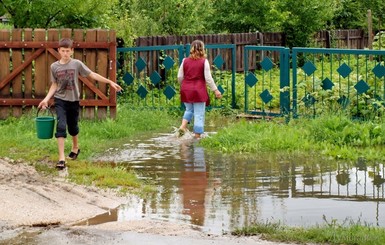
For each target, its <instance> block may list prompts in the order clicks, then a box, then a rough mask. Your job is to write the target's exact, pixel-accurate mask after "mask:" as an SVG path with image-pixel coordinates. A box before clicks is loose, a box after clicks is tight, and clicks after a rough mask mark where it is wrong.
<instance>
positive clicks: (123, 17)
mask: <svg viewBox="0 0 385 245" xmlns="http://www.w3.org/2000/svg"><path fill="white" fill-rule="evenodd" d="M369 9H370V10H371V11H372V16H373V27H374V29H375V30H381V29H383V28H384V21H383V20H384V18H385V16H384V13H385V11H384V10H385V3H384V1H381V0H372V1H365V0H360V1H355V0H344V1H334V0H323V1H310V0H304V1H296V0H275V1H270V0H244V1H224V0H213V1H205V0H194V1H193V0H187V1H176V0H163V1H156V0H144V1H143V0H141V1H139V0H111V1H102V0H84V1H77V0H45V1H30V0H18V1H14V0H3V1H0V16H2V15H3V14H5V15H6V16H7V17H8V18H9V20H10V23H11V24H12V25H13V26H14V27H17V28H108V29H115V30H117V32H118V36H119V37H122V38H123V39H124V40H125V43H126V44H127V45H129V46H130V45H132V40H133V39H134V38H136V37H138V36H156V35H190V34H203V33H240V32H256V31H260V32H285V33H286V35H287V43H288V46H289V47H292V46H302V47H303V46H307V45H309V44H310V40H311V37H312V35H313V34H314V32H316V31H319V30H334V29H365V30H366V29H367V28H366V27H367V11H368V10H369Z"/></svg>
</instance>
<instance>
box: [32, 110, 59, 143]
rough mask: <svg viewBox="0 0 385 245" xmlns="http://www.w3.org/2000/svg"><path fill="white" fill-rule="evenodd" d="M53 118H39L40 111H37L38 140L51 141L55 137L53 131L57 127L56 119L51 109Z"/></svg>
mask: <svg viewBox="0 0 385 245" xmlns="http://www.w3.org/2000/svg"><path fill="white" fill-rule="evenodd" d="M48 110H49V112H51V115H52V116H39V111H40V109H39V110H38V111H37V115H36V119H35V121H36V132H37V138H39V139H51V138H52V137H53V129H54V127H55V117H54V116H53V113H52V111H51V109H49V108H48Z"/></svg>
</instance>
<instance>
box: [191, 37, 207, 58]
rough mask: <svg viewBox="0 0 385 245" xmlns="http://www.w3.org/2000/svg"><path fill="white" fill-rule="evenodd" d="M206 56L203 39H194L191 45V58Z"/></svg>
mask: <svg viewBox="0 0 385 245" xmlns="http://www.w3.org/2000/svg"><path fill="white" fill-rule="evenodd" d="M205 57H206V51H205V44H204V43H203V42H202V41H201V40H194V41H193V42H192V43H191V47H190V58H192V59H194V60H197V59H201V58H205Z"/></svg>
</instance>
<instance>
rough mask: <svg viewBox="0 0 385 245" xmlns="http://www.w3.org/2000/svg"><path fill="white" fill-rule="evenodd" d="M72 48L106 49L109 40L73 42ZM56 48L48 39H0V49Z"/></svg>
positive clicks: (55, 43) (54, 43) (56, 43)
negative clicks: (37, 40)
mask: <svg viewBox="0 0 385 245" xmlns="http://www.w3.org/2000/svg"><path fill="white" fill-rule="evenodd" d="M73 45H74V48H75V49H76V48H99V49H108V48H109V47H110V42H74V43H73ZM20 47H23V48H58V47H59V43H58V42H48V41H39V42H36V41H0V50H1V49H9V48H20Z"/></svg>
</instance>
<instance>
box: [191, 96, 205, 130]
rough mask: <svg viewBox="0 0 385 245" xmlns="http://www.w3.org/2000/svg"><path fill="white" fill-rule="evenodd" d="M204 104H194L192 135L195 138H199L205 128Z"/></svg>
mask: <svg viewBox="0 0 385 245" xmlns="http://www.w3.org/2000/svg"><path fill="white" fill-rule="evenodd" d="M205 110H206V104H205V102H200V103H194V133H195V138H200V136H201V134H203V132H204V126H205Z"/></svg>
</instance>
